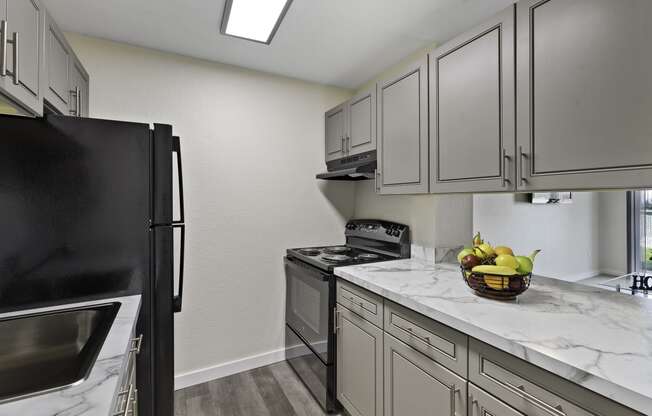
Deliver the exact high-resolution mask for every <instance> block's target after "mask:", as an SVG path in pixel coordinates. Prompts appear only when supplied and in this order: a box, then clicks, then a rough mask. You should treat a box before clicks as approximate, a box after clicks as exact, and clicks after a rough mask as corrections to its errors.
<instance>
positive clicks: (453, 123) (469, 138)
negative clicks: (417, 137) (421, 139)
mask: <svg viewBox="0 0 652 416" xmlns="http://www.w3.org/2000/svg"><path fill="white" fill-rule="evenodd" d="M514 36H515V34H514V6H511V7H509V8H508V9H507V10H505V11H504V12H502V13H500V14H498V15H497V16H495V17H493V18H492V19H490V20H488V21H487V22H485V23H484V24H482V25H480V26H478V27H477V28H475V29H474V30H472V31H470V32H468V33H466V34H465V35H462V36H460V37H457V38H456V39H454V40H453V41H451V42H449V43H447V44H445V45H444V46H442V47H440V48H437V49H436V50H434V51H433V52H432V53H431V54H430V57H429V59H430V87H429V88H430V103H431V104H430V126H431V128H430V176H431V182H430V192H434V193H437V192H496V191H513V190H514V189H515V186H514V176H515V170H514V157H515V152H514V148H515V121H516V108H515V97H514V88H515V82H516V79H515V75H514V63H515V59H516V55H515V51H514V39H515V38H514Z"/></svg>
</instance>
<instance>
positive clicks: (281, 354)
mask: <svg viewBox="0 0 652 416" xmlns="http://www.w3.org/2000/svg"><path fill="white" fill-rule="evenodd" d="M284 359H285V348H281V349H278V350H274V351H268V352H264V353H262V354H257V355H252V356H250V357H245V358H241V359H239V360H234V361H229V362H226V363H222V364H218V365H216V366H212V367H206V368H200V369H198V370H193V371H189V372H187V373H182V374H179V375H177V376H175V377H174V389H175V390H180V389H184V388H186V387H190V386H194V385H196V384H201V383H205V382H207V381H211V380H217V379H218V378H222V377H226V376H230V375H232V374H237V373H241V372H243V371H248V370H253V369H254V368H258V367H263V366H266V365H270V364H274V363H278V362H280V361H283V360H284Z"/></svg>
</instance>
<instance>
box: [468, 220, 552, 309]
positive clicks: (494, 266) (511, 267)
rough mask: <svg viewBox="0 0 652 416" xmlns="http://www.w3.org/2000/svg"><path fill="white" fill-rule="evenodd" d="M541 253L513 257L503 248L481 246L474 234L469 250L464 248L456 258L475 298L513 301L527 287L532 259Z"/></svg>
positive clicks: (535, 251) (530, 274)
mask: <svg viewBox="0 0 652 416" xmlns="http://www.w3.org/2000/svg"><path fill="white" fill-rule="evenodd" d="M540 251H541V250H534V252H532V254H530V255H529V256H517V255H515V254H514V252H513V251H512V249H511V248H510V247H507V246H496V247H494V246H492V245H491V244H489V243H485V242H484V240H482V238H481V237H480V233H477V234H476V235H475V236H474V237H473V245H472V247H465V248H464V249H463V250H462V251H460V252H459V253H458V255H457V261H459V263H460V267H461V270H462V276H463V277H464V281H465V282H466V284H467V285H468V286H469V287H470V288H471V289H473V291H474V292H475V294H476V295H478V296H482V297H485V298H490V299H497V300H514V299H516V296H518V295H520V294H521V293H523V292H525V291H526V290H527V289H528V287H530V281H531V280H532V268H533V267H534V258H535V257H536V255H537V254H538V253H539V252H540Z"/></svg>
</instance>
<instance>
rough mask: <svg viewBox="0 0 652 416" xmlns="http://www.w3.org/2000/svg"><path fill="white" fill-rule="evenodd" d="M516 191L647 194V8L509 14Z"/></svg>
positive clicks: (650, 169) (606, 1)
mask: <svg viewBox="0 0 652 416" xmlns="http://www.w3.org/2000/svg"><path fill="white" fill-rule="evenodd" d="M517 13H518V20H517V27H518V29H517V48H518V56H517V91H518V108H517V125H518V131H517V138H518V143H517V144H518V148H519V160H518V166H519V178H518V184H517V186H518V187H519V189H521V190H526V191H529V190H550V189H591V188H610V187H611V188H618V187H621V188H622V187H629V188H631V187H651V186H652V140H650V138H651V137H652V118H651V117H650V109H651V108H652V71H650V67H652V54H649V53H642V52H641V51H648V50H649V48H650V45H649V41H650V39H652V25H650V23H649V19H648V17H649V16H652V2H650V1H649V0H627V1H613V0H574V1H567V0H544V1H541V0H521V1H520V2H518V4H517Z"/></svg>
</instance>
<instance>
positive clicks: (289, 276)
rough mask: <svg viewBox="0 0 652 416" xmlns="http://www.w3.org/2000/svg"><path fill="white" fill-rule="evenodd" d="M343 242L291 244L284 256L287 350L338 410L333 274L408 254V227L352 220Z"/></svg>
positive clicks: (320, 396) (323, 399)
mask: <svg viewBox="0 0 652 416" xmlns="http://www.w3.org/2000/svg"><path fill="white" fill-rule="evenodd" d="M344 235H345V236H346V244H344V245H339V246H319V247H305V248H292V249H288V250H287V256H286V257H285V277H286V281H287V287H286V309H285V323H286V325H285V345H286V346H285V355H286V360H287V361H288V363H289V364H290V366H291V367H292V368H293V369H294V371H295V372H296V373H297V375H298V376H299V378H301V380H302V381H303V382H304V384H305V385H306V387H308V389H309V390H310V391H311V392H312V394H313V396H314V397H315V399H317V401H318V402H319V404H320V405H321V406H322V407H323V408H324V409H325V410H326V411H327V412H329V413H330V412H334V411H337V410H339V406H338V404H337V400H336V398H335V392H336V386H335V382H336V377H335V334H334V328H335V322H334V311H335V277H334V274H333V269H334V268H335V267H340V266H351V265H356V264H364V263H374V262H380V261H389V260H397V259H402V258H408V257H410V229H409V227H407V226H406V225H403V224H396V223H393V222H388V221H380V220H351V221H349V222H348V223H347V224H346V229H345V232H344Z"/></svg>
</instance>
